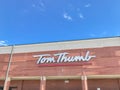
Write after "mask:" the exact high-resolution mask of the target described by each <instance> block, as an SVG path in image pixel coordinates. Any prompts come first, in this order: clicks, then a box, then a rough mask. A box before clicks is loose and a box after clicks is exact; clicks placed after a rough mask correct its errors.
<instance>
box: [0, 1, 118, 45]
mask: <svg viewBox="0 0 120 90" xmlns="http://www.w3.org/2000/svg"><path fill="white" fill-rule="evenodd" d="M113 36H120V0H0V45H13V44H28V43H41V42H53V41H66V40H80V39H88V38H102V37H113Z"/></svg>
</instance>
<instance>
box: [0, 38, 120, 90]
mask: <svg viewBox="0 0 120 90" xmlns="http://www.w3.org/2000/svg"><path fill="white" fill-rule="evenodd" d="M3 88H4V89H3ZM0 90H120V37H112V38H101V39H89V40H77V41H65V42H53V43H42V44H27V45H16V46H5V47H0Z"/></svg>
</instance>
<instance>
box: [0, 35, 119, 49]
mask: <svg viewBox="0 0 120 90" xmlns="http://www.w3.org/2000/svg"><path fill="white" fill-rule="evenodd" d="M109 38H120V36H113V37H101V38H86V39H75V40H74V39H73V40H61V41H49V42H35V43H27V44H13V45H7V46H0V47H9V46H22V45H32V44H47V43H58V42H59V43H60V42H72V41H86V40H96V39H109Z"/></svg>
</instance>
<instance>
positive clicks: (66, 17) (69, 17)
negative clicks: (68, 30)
mask: <svg viewBox="0 0 120 90" xmlns="http://www.w3.org/2000/svg"><path fill="white" fill-rule="evenodd" d="M63 17H64V18H65V19H67V20H72V17H71V16H70V15H68V14H67V13H64V14H63Z"/></svg>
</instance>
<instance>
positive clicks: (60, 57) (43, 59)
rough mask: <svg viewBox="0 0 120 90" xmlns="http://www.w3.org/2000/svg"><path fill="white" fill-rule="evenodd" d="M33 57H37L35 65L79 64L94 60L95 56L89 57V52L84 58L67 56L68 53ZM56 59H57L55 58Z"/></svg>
mask: <svg viewBox="0 0 120 90" xmlns="http://www.w3.org/2000/svg"><path fill="white" fill-rule="evenodd" d="M33 57H38V60H37V64H43V63H66V62H80V61H85V62H87V61H90V60H91V59H92V58H95V57H96V56H95V55H90V51H87V52H86V54H85V55H84V56H69V53H67V52H63V53H57V54H53V55H51V54H41V55H33ZM55 57H57V58H55Z"/></svg>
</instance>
